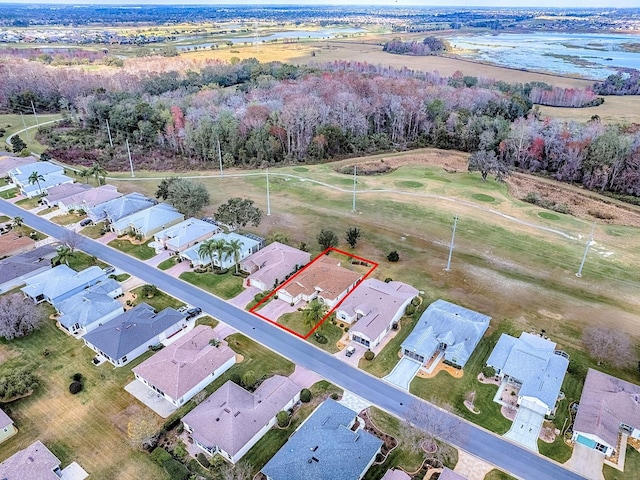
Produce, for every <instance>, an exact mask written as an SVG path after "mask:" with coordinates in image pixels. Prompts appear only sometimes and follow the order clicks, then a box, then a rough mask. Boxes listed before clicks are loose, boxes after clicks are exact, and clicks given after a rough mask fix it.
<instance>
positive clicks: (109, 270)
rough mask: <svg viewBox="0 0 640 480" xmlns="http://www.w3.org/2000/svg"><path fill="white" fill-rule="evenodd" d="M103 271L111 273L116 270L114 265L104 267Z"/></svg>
mask: <svg viewBox="0 0 640 480" xmlns="http://www.w3.org/2000/svg"><path fill="white" fill-rule="evenodd" d="M102 271H103V272H104V273H106V274H107V275H109V274H111V273H113V272H115V271H116V267H107V268H105V269H103V270H102Z"/></svg>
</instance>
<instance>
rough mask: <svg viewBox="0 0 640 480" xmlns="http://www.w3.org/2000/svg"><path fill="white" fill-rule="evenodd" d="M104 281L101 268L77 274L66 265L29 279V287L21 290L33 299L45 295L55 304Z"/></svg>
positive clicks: (88, 269) (87, 269)
mask: <svg viewBox="0 0 640 480" xmlns="http://www.w3.org/2000/svg"><path fill="white" fill-rule="evenodd" d="M104 279H106V275H105V273H104V272H103V271H102V269H101V268H100V267H96V266H93V267H89V268H85V269H84V270H82V271H80V272H76V271H75V270H72V269H71V268H69V267H67V266H66V265H58V266H57V267H54V268H52V269H51V270H47V271H46V272H42V273H39V274H37V275H34V276H33V277H31V278H29V279H27V285H26V286H25V287H22V289H21V290H22V291H23V292H24V293H26V294H27V295H29V296H30V297H31V298H36V297H38V296H39V295H44V296H45V297H47V298H50V299H51V300H52V301H54V302H55V300H56V299H61V300H63V299H64V298H66V297H68V296H71V295H72V294H73V293H70V292H73V291H74V290H76V289H79V288H82V287H83V286H85V285H91V284H94V283H97V282H99V281H100V280H104ZM67 294H69V295H67Z"/></svg>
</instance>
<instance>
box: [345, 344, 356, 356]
mask: <svg viewBox="0 0 640 480" xmlns="http://www.w3.org/2000/svg"><path fill="white" fill-rule="evenodd" d="M354 353H356V347H354V346H353V345H349V346H348V347H347V351H346V355H347V357H350V356H351V355H353V354H354Z"/></svg>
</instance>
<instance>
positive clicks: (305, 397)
mask: <svg viewBox="0 0 640 480" xmlns="http://www.w3.org/2000/svg"><path fill="white" fill-rule="evenodd" d="M300 401H301V402H302V403H309V402H310V401H311V390H309V389H308V388H303V389H302V391H301V392H300Z"/></svg>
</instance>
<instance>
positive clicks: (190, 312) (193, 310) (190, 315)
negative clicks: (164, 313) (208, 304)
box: [187, 307, 202, 318]
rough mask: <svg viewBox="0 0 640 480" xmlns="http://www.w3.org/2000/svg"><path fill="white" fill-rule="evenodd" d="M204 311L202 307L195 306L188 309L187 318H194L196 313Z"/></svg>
mask: <svg viewBox="0 0 640 480" xmlns="http://www.w3.org/2000/svg"><path fill="white" fill-rule="evenodd" d="M201 313H202V309H201V308H200V307H193V308H190V309H189V310H187V318H193V317H195V316H196V315H200V314H201Z"/></svg>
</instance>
